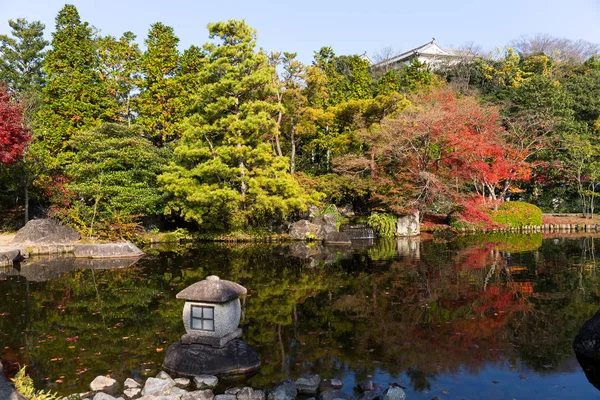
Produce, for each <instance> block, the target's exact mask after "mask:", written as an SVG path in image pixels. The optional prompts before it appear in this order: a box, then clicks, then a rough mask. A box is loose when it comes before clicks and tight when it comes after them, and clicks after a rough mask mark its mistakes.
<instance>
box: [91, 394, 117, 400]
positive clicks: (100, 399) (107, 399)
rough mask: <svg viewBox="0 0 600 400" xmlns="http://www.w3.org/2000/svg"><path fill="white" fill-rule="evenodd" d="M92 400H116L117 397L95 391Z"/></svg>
mask: <svg viewBox="0 0 600 400" xmlns="http://www.w3.org/2000/svg"><path fill="white" fill-rule="evenodd" d="M94 400H117V398H116V397H113V396H111V395H110V394H106V393H102V392H100V393H96V395H95V396H94Z"/></svg>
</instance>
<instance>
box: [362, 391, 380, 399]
mask: <svg viewBox="0 0 600 400" xmlns="http://www.w3.org/2000/svg"><path fill="white" fill-rule="evenodd" d="M378 398H379V394H377V392H375V391H373V390H367V391H366V392H362V393H361V394H360V396H358V400H376V399H378Z"/></svg>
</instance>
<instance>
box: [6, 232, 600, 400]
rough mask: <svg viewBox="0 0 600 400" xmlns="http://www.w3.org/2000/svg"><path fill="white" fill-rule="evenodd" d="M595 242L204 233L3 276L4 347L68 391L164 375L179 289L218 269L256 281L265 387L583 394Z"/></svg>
mask: <svg viewBox="0 0 600 400" xmlns="http://www.w3.org/2000/svg"><path fill="white" fill-rule="evenodd" d="M596 240H597V239H592V238H571V239H567V238H556V239H551V240H546V241H542V237H541V236H540V235H486V236H477V237H471V238H464V237H463V238H457V239H455V240H453V241H452V242H449V243H448V242H433V241H431V242H421V241H418V240H400V241H377V242H375V243H373V244H372V245H371V244H369V243H366V244H364V245H362V246H359V247H347V246H340V247H329V246H320V245H317V244H312V245H308V246H307V245H305V244H300V243H293V244H290V245H250V244H246V245H225V244H220V245H219V244H202V245H187V246H181V247H177V248H175V249H168V251H167V252H160V251H156V253H153V255H151V256H148V257H146V258H144V259H142V260H140V261H139V262H138V263H137V264H136V265H135V266H134V267H132V268H125V269H116V270H96V269H94V270H81V269H68V268H67V269H66V270H61V269H60V268H66V267H64V265H63V264H60V263H59V264H60V265H59V266H57V270H60V271H62V272H60V273H58V274H57V275H56V276H50V275H48V276H50V278H49V279H50V280H48V281H44V282H42V281H37V280H35V279H31V280H29V279H26V278H25V275H23V274H20V275H17V276H8V275H7V276H5V280H4V281H0V300H1V301H2V302H1V303H0V304H1V305H0V341H1V342H2V348H0V357H1V358H2V361H3V362H5V361H9V362H8V363H7V364H9V365H10V362H23V363H27V364H29V365H32V375H33V376H34V378H35V380H36V383H37V385H38V386H40V387H50V388H52V389H54V390H59V391H60V392H61V393H63V394H67V393H71V392H75V391H79V390H84V389H85V387H86V386H87V384H88V383H89V381H91V380H92V379H93V377H95V376H96V375H98V374H107V373H110V374H113V375H115V376H117V377H118V378H120V379H124V378H125V377H129V376H134V377H136V376H141V375H144V374H154V373H156V372H157V369H158V366H159V364H160V362H161V361H162V358H163V357H164V353H163V351H164V350H166V347H167V345H168V344H169V343H171V342H174V341H176V340H178V338H179V337H180V336H181V334H182V333H183V327H182V326H180V325H181V322H180V321H181V319H180V313H181V307H182V304H181V303H180V302H179V301H177V300H175V299H174V295H175V293H177V292H178V291H179V290H181V289H182V288H184V287H186V286H189V285H190V284H192V283H194V282H196V281H198V280H200V279H203V278H204V277H206V276H207V275H210V274H216V275H219V276H221V277H223V278H225V279H229V280H234V281H237V282H240V283H241V284H242V285H244V286H246V287H247V288H248V289H249V296H248V297H247V298H246V301H245V304H244V320H243V324H244V329H245V338H246V340H247V341H248V342H249V343H251V344H252V345H253V346H254V347H255V348H256V349H257V351H258V352H259V353H260V356H261V360H262V362H263V368H262V369H261V371H260V373H259V375H257V376H256V377H254V378H253V379H252V382H251V383H252V384H253V385H255V386H268V385H270V384H271V383H272V382H275V381H280V380H283V379H286V378H290V377H291V378H296V377H298V376H300V375H302V374H304V373H307V372H311V373H315V372H316V373H319V374H321V375H322V376H324V377H338V378H341V379H343V380H344V381H345V382H346V389H345V390H349V391H350V392H351V391H352V386H353V385H354V382H355V381H359V380H362V379H367V378H369V377H372V379H373V380H375V381H376V382H378V383H379V384H380V385H382V386H384V385H386V384H387V383H389V382H392V381H396V382H399V383H400V384H402V385H403V386H406V387H407V388H408V389H407V390H408V392H409V398H424V399H425V398H426V399H431V398H432V397H433V396H435V395H437V396H440V398H441V396H442V395H443V391H446V392H449V393H450V395H449V396H450V398H452V396H454V397H456V398H506V397H509V396H512V397H534V396H538V395H539V396H540V397H544V398H563V397H564V393H565V392H564V391H570V392H569V393H570V394H576V395H578V396H580V397H581V396H586V395H590V393H594V391H595V389H594V388H593V387H592V386H591V385H589V384H587V383H586V381H585V376H584V374H583V373H581V372H580V370H579V367H578V364H577V359H576V358H575V355H574V353H573V351H572V349H571V343H572V338H573V337H574V336H575V334H576V333H577V331H578V329H579V327H580V326H581V325H582V324H583V322H584V321H585V320H586V319H587V318H589V317H590V316H591V315H593V313H594V312H595V311H596V310H597V309H598V305H600V293H599V292H598V284H599V283H600V279H599V278H598V277H597V274H596V264H595V241H596ZM31 276H38V274H32V275H31ZM61 376H63V377H64V378H60V377H61ZM46 378H47V379H46ZM57 381H62V383H60V382H57ZM581 382H584V383H585V385H582V384H581ZM556 385H561V386H560V387H557V386H556ZM590 391H591V392H590ZM532 395H533V396H532ZM482 396H483V397H482Z"/></svg>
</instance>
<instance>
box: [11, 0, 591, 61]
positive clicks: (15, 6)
mask: <svg viewBox="0 0 600 400" xmlns="http://www.w3.org/2000/svg"><path fill="white" fill-rule="evenodd" d="M68 3H70V4H75V5H76V6H77V8H78V10H79V13H80V15H81V18H82V19H83V20H84V21H87V22H89V23H90V24H92V25H93V26H95V27H96V28H98V29H100V31H101V32H102V33H103V34H111V35H114V36H118V35H120V34H121V33H123V32H124V31H128V30H129V31H132V32H133V33H135V34H136V35H137V36H138V40H139V41H140V43H141V42H143V39H144V38H145V36H146V34H147V32H148V28H149V26H150V24H152V23H154V22H159V21H160V22H163V23H165V24H167V25H170V26H172V27H173V28H174V29H175V33H176V34H177V36H179V38H180V39H181V42H180V47H181V48H182V49H184V48H186V47H188V46H190V45H192V44H196V45H201V44H202V43H204V42H206V41H207V40H208V38H207V31H206V24H207V23H209V22H214V21H220V20H226V19H230V18H235V19H238V18H244V19H245V20H246V21H247V22H248V23H249V24H250V25H251V26H252V27H254V28H255V29H257V30H258V38H259V41H258V44H259V46H261V47H263V48H264V49H265V50H268V51H274V50H281V51H291V52H297V53H298V56H299V58H300V59H301V60H302V61H304V62H309V61H310V60H311V59H312V55H313V52H314V51H315V50H318V49H319V48H321V47H322V46H332V47H333V48H334V50H335V52H336V54H338V55H342V54H354V53H356V54H360V53H363V52H365V51H366V52H367V54H368V55H369V56H372V55H373V54H374V53H376V52H377V51H379V50H380V49H382V48H384V47H386V46H391V47H393V48H394V49H396V50H399V51H401V50H408V49H410V48H413V47H416V46H418V45H421V44H423V43H426V42H428V41H429V40H431V38H432V37H435V38H436V41H437V42H438V43H439V44H440V45H441V46H444V47H452V46H460V45H463V44H465V43H468V42H474V43H476V44H479V45H481V46H482V47H483V48H484V49H485V50H493V49H495V48H498V47H502V46H504V45H505V44H506V43H507V42H509V41H510V40H511V39H514V38H516V37H518V36H520V35H523V34H535V33H539V32H542V33H549V34H552V35H554V36H560V37H567V38H569V39H585V40H587V41H590V42H594V43H599V42H600V24H599V23H598V21H599V20H600V1H599V0H570V1H565V0H502V1H493V2H492V1H488V0H425V1H415V0H410V1H401V0H385V1H384V0H362V1H358V0H345V1H339V0H334V1H331V0H300V1H298V0H295V1H288V0H279V1H276V0H271V1H269V0H213V1H206V0H162V1H158V0H72V1H70V2H68ZM64 4H65V1H64V0H62V1H61V0H0V33H8V31H9V27H8V24H7V21H8V20H9V19H16V18H19V17H23V18H26V19H28V20H40V21H42V22H43V23H45V24H46V34H47V36H48V37H50V32H51V31H52V30H54V18H55V16H56V14H57V12H58V11H59V10H60V8H61V7H62V6H63V5H64Z"/></svg>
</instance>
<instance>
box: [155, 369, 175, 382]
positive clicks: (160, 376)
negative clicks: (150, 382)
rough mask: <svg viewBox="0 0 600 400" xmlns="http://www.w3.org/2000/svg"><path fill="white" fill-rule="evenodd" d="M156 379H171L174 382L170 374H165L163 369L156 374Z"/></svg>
mask: <svg viewBox="0 0 600 400" xmlns="http://www.w3.org/2000/svg"><path fill="white" fill-rule="evenodd" d="M156 379H164V380H167V381H173V383H175V381H174V380H173V378H171V375H169V374H167V373H166V372H165V371H160V372H159V373H158V375H156Z"/></svg>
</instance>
